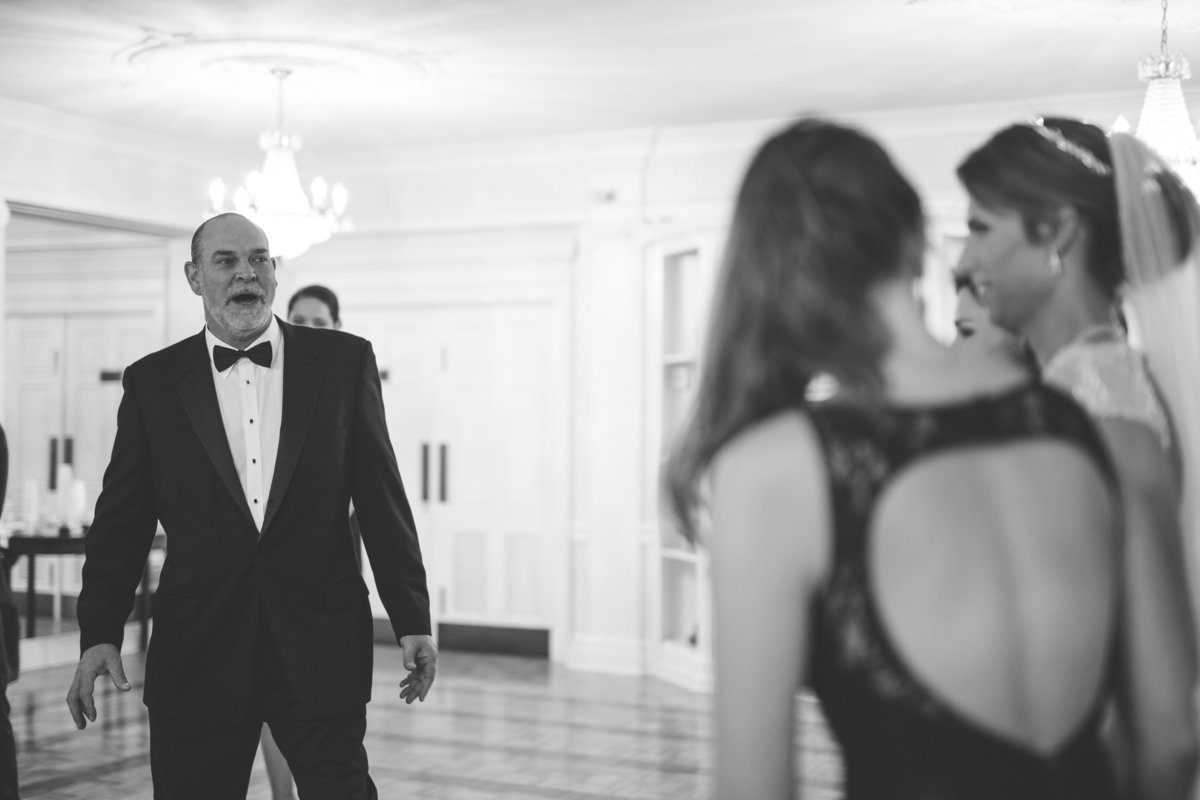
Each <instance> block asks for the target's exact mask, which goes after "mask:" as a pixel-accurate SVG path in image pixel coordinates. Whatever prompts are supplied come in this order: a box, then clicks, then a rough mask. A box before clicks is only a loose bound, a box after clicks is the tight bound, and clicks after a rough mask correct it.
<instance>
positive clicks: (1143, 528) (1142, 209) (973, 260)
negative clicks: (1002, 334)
mask: <svg viewBox="0 0 1200 800" xmlns="http://www.w3.org/2000/svg"><path fill="white" fill-rule="evenodd" d="M958 175H959V178H960V180H961V181H962V183H963V185H964V186H965V187H966V189H967V192H968V193H969V195H970V209H969V216H968V228H969V231H970V235H969V238H968V243H967V247H966V249H965V250H964V253H963V257H962V261H961V263H960V265H959V268H960V269H961V270H964V271H967V272H969V273H970V274H971V275H972V276H973V279H974V281H975V283H976V284H977V285H978V286H979V287H980V289H981V291H982V298H983V302H984V303H985V305H986V306H987V307H988V309H989V311H990V314H991V317H992V319H993V320H994V321H995V322H996V323H997V324H998V325H1000V326H1001V327H1003V328H1005V329H1007V330H1009V331H1011V332H1013V333H1014V334H1016V335H1020V336H1023V337H1025V338H1026V339H1027V340H1028V341H1029V343H1030V344H1031V345H1032V347H1033V349H1034V351H1035V352H1036V354H1037V357H1038V359H1039V360H1040V362H1041V364H1042V367H1043V375H1044V378H1045V380H1046V381H1047V382H1048V383H1049V384H1051V385H1054V386H1058V387H1060V388H1062V389H1064V390H1065V391H1068V392H1070V393H1071V394H1072V395H1073V396H1074V397H1075V399H1076V400H1077V401H1078V402H1080V403H1081V404H1082V405H1083V406H1084V407H1085V408H1086V409H1087V410H1088V411H1089V412H1090V413H1091V414H1092V416H1093V418H1094V419H1095V421H1096V424H1097V426H1098V428H1099V429H1100V432H1101V434H1102V436H1103V438H1104V439H1105V442H1106V444H1107V446H1108V450H1109V452H1110V453H1111V454H1112V456H1113V460H1114V465H1115V467H1116V472H1117V476H1118V478H1119V483H1120V488H1121V500H1122V511H1123V514H1124V520H1125V530H1126V540H1125V548H1126V559H1125V564H1126V570H1125V578H1124V586H1123V593H1124V598H1125V602H1124V604H1123V617H1122V622H1123V625H1122V640H1123V641H1124V642H1125V643H1126V646H1125V647H1124V648H1123V655H1124V660H1123V661H1122V662H1121V664H1120V665H1119V667H1120V669H1119V673H1118V674H1123V675H1128V676H1130V677H1132V678H1134V679H1135V680H1132V681H1128V682H1127V683H1126V689H1127V691H1126V692H1125V693H1124V694H1123V695H1122V696H1121V697H1120V698H1119V699H1120V702H1118V703H1117V705H1116V707H1115V709H1114V711H1115V712H1116V715H1115V718H1114V721H1115V723H1116V726H1115V730H1114V734H1115V741H1114V745H1115V750H1116V753H1117V755H1118V756H1120V758H1119V760H1118V763H1119V765H1120V766H1121V768H1122V769H1121V772H1122V777H1123V779H1124V780H1125V781H1126V782H1127V784H1128V785H1127V786H1126V787H1125V789H1126V791H1127V793H1128V794H1129V796H1134V797H1139V798H1176V797H1185V796H1187V793H1188V792H1189V791H1190V790H1191V787H1192V784H1193V782H1194V780H1195V775H1196V748H1197V740H1196V735H1197V733H1196V719H1195V706H1194V703H1193V701H1192V691H1193V690H1194V688H1195V683H1196V669H1197V667H1196V653H1195V632H1194V625H1193V613H1192V608H1191V605H1190V602H1189V598H1188V589H1187V576H1186V572H1185V564H1186V563H1187V560H1188V556H1189V555H1193V556H1194V552H1192V553H1189V552H1188V551H1187V550H1186V549H1185V535H1184V533H1182V532H1181V531H1188V530H1190V532H1191V535H1195V534H1196V533H1197V532H1198V531H1200V528H1198V527H1197V526H1196V524H1195V522H1194V521H1191V520H1189V519H1188V518H1187V517H1186V516H1184V517H1181V515H1180V510H1181V495H1180V493H1181V490H1182V488H1183V487H1185V486H1189V485H1191V486H1194V485H1195V483H1196V477H1195V470H1196V469H1200V459H1197V456H1198V455H1200V451H1198V450H1197V445H1198V442H1197V439H1198V437H1200V415H1198V413H1197V406H1198V405H1200V388H1198V386H1197V384H1196V382H1195V381H1196V379H1197V378H1196V376H1197V372H1198V371H1200V358H1198V356H1200V322H1198V319H1200V317H1198V316H1197V309H1198V308H1200V297H1198V295H1197V288H1196V284H1195V268H1194V265H1192V264H1190V263H1186V262H1188V261H1189V255H1190V254H1191V253H1192V251H1193V250H1194V248H1195V245H1196V236H1197V231H1198V230H1200V227H1198V225H1197V212H1196V207H1195V202H1194V200H1193V199H1192V197H1191V195H1190V193H1189V192H1188V191H1187V190H1186V188H1185V187H1184V185H1183V183H1182V182H1181V181H1180V180H1179V178H1178V177H1177V176H1176V175H1175V174H1174V173H1173V172H1171V170H1170V169H1168V168H1167V167H1166V165H1165V164H1163V163H1162V161H1161V160H1160V159H1159V158H1158V157H1157V156H1155V155H1154V154H1153V153H1152V152H1151V151H1150V150H1149V149H1148V148H1147V147H1146V146H1145V145H1144V144H1142V143H1141V142H1139V141H1138V140H1137V139H1136V138H1134V137H1133V136H1130V135H1128V134H1113V135H1112V136H1111V137H1107V136H1105V134H1104V132H1103V131H1102V130H1101V129H1099V128H1097V127H1096V126H1095V125H1091V124H1088V123H1084V122H1080V121H1078V120H1072V119H1045V120H1038V121H1037V122H1035V123H1031V124H1020V125H1012V126H1009V127H1007V128H1005V129H1003V130H1001V131H999V132H998V133H996V134H995V135H994V136H992V137H991V138H990V139H989V140H988V141H987V142H986V143H985V144H983V145H982V146H981V147H979V148H978V149H977V150H975V151H974V152H972V153H971V154H970V155H968V156H967V158H966V159H965V160H964V161H963V163H962V164H961V165H960V166H959V168H958ZM1126 289H1128V292H1129V293H1128V299H1129V300H1130V301H1131V304H1132V307H1133V310H1134V319H1135V321H1136V322H1137V323H1139V326H1138V327H1140V328H1141V332H1142V339H1143V345H1144V346H1145V351H1146V354H1147V355H1148V356H1149V357H1150V363H1149V365H1148V364H1147V361H1146V359H1145V358H1144V357H1143V354H1142V353H1141V352H1139V351H1138V350H1135V349H1134V348H1133V347H1131V346H1130V343H1129V342H1128V341H1127V339H1126V330H1125V328H1126V326H1125V320H1124V318H1123V317H1122V315H1121V301H1122V299H1123V295H1124V292H1125V290H1126ZM1164 394H1165V395H1166V397H1167V399H1168V400H1170V401H1171V402H1164ZM1180 434H1182V435H1180ZM1185 463H1186V464H1187V466H1189V467H1191V477H1190V479H1189V480H1188V481H1184V480H1183V477H1184V475H1183V466H1184V464H1185ZM1193 508H1194V507H1193ZM1165 632H1171V634H1172V635H1171V636H1165V635H1164V633H1165ZM1139 665H1145V667H1146V669H1138V666H1139ZM1152 743H1153V744H1154V745H1155V746H1150V745H1151V744H1152Z"/></svg>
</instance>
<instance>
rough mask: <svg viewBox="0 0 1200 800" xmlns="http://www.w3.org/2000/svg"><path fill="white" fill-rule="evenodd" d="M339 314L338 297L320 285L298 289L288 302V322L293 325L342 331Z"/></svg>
mask: <svg viewBox="0 0 1200 800" xmlns="http://www.w3.org/2000/svg"><path fill="white" fill-rule="evenodd" d="M338 314H339V309H338V298H337V295H336V294H334V293H333V290H332V289H329V288H326V287H324V286H321V285H319V284H315V283H314V284H313V285H311V286H305V287H304V288H303V289H298V290H297V291H296V293H295V294H293V295H292V299H291V300H288V322H290V323H292V324H293V325H304V326H306V327H309V328H334V329H338V330H340V329H341V327H342V318H341V317H340V316H339V315H338Z"/></svg>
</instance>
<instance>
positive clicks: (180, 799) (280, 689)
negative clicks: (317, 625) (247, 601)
mask: <svg viewBox="0 0 1200 800" xmlns="http://www.w3.org/2000/svg"><path fill="white" fill-rule="evenodd" d="M256 648H257V649H256V652H255V661H254V696H253V699H252V701H251V709H250V713H249V715H248V716H247V718H246V719H244V720H241V721H238V722H195V721H190V720H181V719H177V718H174V717H171V716H169V715H167V714H164V713H162V712H156V711H155V709H153V708H152V709H150V771H151V774H152V776H153V780H154V800H226V799H228V800H244V798H245V797H246V792H247V791H248V789H249V785H250V772H251V769H252V768H253V766H254V756H255V753H256V752H257V750H258V743H259V737H260V735H261V734H262V726H263V723H264V722H266V724H268V725H270V726H271V734H272V735H273V736H274V737H275V743H276V744H277V745H278V746H279V750H280V752H281V753H283V756H284V758H286V759H287V762H288V766H289V767H290V768H291V770H292V777H293V778H295V781H296V793H297V794H298V795H299V797H300V800H377V798H378V794H377V792H376V789H375V784H374V783H373V782H372V781H371V778H370V776H369V775H368V774H367V751H366V748H364V747H363V738H364V737H365V736H366V732H367V709H366V706H362V707H360V708H359V709H357V710H355V711H354V712H352V713H348V714H343V715H339V716H333V717H319V718H313V717H310V716H306V715H304V714H302V713H300V712H299V710H298V707H297V701H296V697H295V694H294V693H293V691H292V689H291V686H290V685H289V684H288V681H287V675H286V672H285V671H284V668H283V662H282V660H281V659H280V656H279V650H278V649H277V648H276V646H275V642H274V639H273V638H272V637H271V635H270V630H269V628H268V627H267V624H266V620H265V619H262V618H260V620H259V634H258V637H257V645H256Z"/></svg>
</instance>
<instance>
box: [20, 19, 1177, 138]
mask: <svg viewBox="0 0 1200 800" xmlns="http://www.w3.org/2000/svg"><path fill="white" fill-rule="evenodd" d="M1169 19H1170V24H1171V34H1172V40H1171V43H1172V46H1173V47H1176V48H1178V49H1183V50H1185V51H1188V50H1190V51H1191V52H1192V53H1193V55H1194V56H1195V57H1196V58H1197V59H1200V2H1197V0H1175V3H1174V4H1173V6H1172V7H1171V9H1170V18H1169ZM1159 20H1160V0H824V2H816V1H815V0H340V2H334V0H319V1H315V0H290V1H288V0H152V1H151V0H0V98H7V99H9V100H15V101H18V102H21V103H27V104H34V105H37V106H43V107H47V108H51V109H55V110H59V111H65V112H69V113H72V114H77V115H81V116H84V117H88V118H92V119H95V120H100V121H102V122H105V123H109V124H114V125H119V126H125V127H129V128H134V129H139V130H145V131H150V132H154V133H157V134H163V135H167V136H172V137H177V138H180V139H183V140H191V141H195V142H197V143H206V144H211V145H218V146H228V145H230V144H234V143H237V142H240V141H243V140H246V139H250V140H252V141H257V136H258V134H259V133H260V132H261V131H263V130H266V129H268V128H270V127H273V123H274V119H275V83H274V79H273V78H271V77H270V76H269V75H268V67H269V66H270V65H271V64H274V63H286V64H287V65H289V66H291V67H293V68H294V70H295V72H294V74H293V76H292V77H291V78H289V80H288V84H287V86H288V88H287V122H288V127H290V128H292V129H294V130H297V131H299V132H300V133H302V134H303V137H304V140H305V146H306V149H308V150H310V151H311V150H314V149H321V150H338V151H341V150H356V149H362V148H374V147H383V146H390V145H409V144H426V143H442V142H455V141H472V140H493V139H506V138H512V137H541V136H549V135H558V134H567V133H575V132H582V131H597V130H610V129H621V128H646V127H657V126H669V125H688V124H697V123H709V122H720V121H730V120H752V119H754V120H756V119H773V118H779V117H784V116H787V115H790V114H793V113H796V112H799V111H803V110H819V111H824V112H845V111H866V110H883V109H894V108H904V107H913V106H941V105H957V104H961V103H977V102H991V101H1013V100H1021V99H1026V98H1048V97H1055V96H1066V95H1077V94H1090V93H1114V92H1138V91H1139V90H1140V86H1141V84H1140V83H1139V82H1138V80H1137V75H1136V63H1137V60H1138V59H1139V58H1140V57H1142V56H1143V55H1145V54H1147V53H1149V52H1152V51H1155V50H1157V48H1158V40H1159ZM413 58H416V59H417V60H418V61H422V62H428V63H431V64H434V66H433V68H432V69H430V70H429V72H430V74H428V75H427V76H424V77H422V76H421V75H420V72H421V70H419V69H416V68H414V67H413V66H412V63H411V59H413ZM1197 67H1198V72H1200V61H1198V63H1197ZM1134 112H1135V113H1136V109H1134Z"/></svg>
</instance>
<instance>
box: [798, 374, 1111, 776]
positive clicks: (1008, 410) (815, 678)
mask: <svg viewBox="0 0 1200 800" xmlns="http://www.w3.org/2000/svg"><path fill="white" fill-rule="evenodd" d="M811 413H812V419H813V422H814V426H815V428H816V430H817V434H818V437H819V439H820V441H821V443H822V447H823V448H824V455H825V462H826V466H827V469H828V472H829V480H830V489H831V503H832V510H833V519H834V552H833V563H832V566H831V571H830V574H829V576H828V579H827V581H826V583H825V585H824V587H823V589H822V590H821V592H820V595H819V597H818V600H817V603H816V605H815V607H814V611H813V629H814V634H813V635H814V643H813V655H812V662H811V676H812V680H811V684H812V687H813V689H814V691H815V692H816V694H817V696H818V697H819V698H820V700H821V704H822V707H823V709H824V711H825V714H826V717H827V718H828V720H829V724H830V727H831V728H832V730H833V732H834V734H835V736H836V737H837V739H838V742H839V744H840V745H841V748H842V755H843V760H844V765H845V781H846V800H1013V799H1014V798H1022V800H1085V799H1086V800H1111V799H1112V798H1114V797H1115V794H1114V789H1113V785H1112V780H1111V775H1110V773H1109V767H1108V762H1107V760H1106V758H1105V755H1104V752H1103V750H1102V748H1101V746H1100V741H1099V737H1098V728H1099V716H1100V715H1099V711H1100V708H1101V704H1100V700H1102V699H1103V698H1102V697H1101V698H1097V701H1096V703H1095V706H1094V711H1093V713H1092V714H1091V715H1090V716H1089V718H1088V720H1087V721H1086V722H1085V723H1084V724H1083V725H1082V726H1081V727H1080V728H1079V729H1078V730H1077V731H1075V732H1074V733H1073V735H1072V736H1071V737H1070V739H1069V740H1068V741H1067V742H1066V743H1065V744H1064V745H1063V746H1062V747H1061V748H1060V749H1059V750H1058V751H1057V752H1056V753H1055V754H1054V755H1053V756H1050V757H1043V756H1040V755H1038V754H1036V753H1035V752H1034V751H1032V750H1030V749H1027V748H1024V747H1022V746H1020V745H1018V744H1016V743H1014V742H1011V741H1009V740H1007V739H1004V738H1002V737H1000V736H998V735H997V734H994V733H991V732H989V731H986V730H983V729H981V728H980V727H979V726H977V725H976V724H974V723H972V722H971V721H970V720H968V719H966V718H964V717H963V716H961V715H959V714H957V713H956V712H955V711H954V710H953V709H952V708H950V707H949V706H948V705H947V704H946V703H945V702H943V701H942V700H941V699H940V698H939V697H938V696H937V694H936V693H934V692H933V691H932V690H931V689H930V688H928V686H927V685H926V684H923V683H922V682H921V681H920V680H919V679H918V678H917V677H916V676H915V675H914V674H913V673H912V672H911V671H910V670H909V669H908V667H907V665H906V662H905V661H904V659H903V657H902V656H901V654H900V653H899V652H898V651H897V650H896V649H895V647H894V646H893V644H892V642H891V639H889V637H888V635H887V630H886V628H885V627H884V624H883V621H882V619H881V618H880V616H879V611H878V609H877V606H876V600H875V598H874V597H873V596H872V593H871V585H870V582H869V580H868V576H867V569H868V567H867V564H868V561H867V554H868V551H869V536H870V531H871V526H870V522H871V518H872V515H873V512H874V508H875V505H876V502H877V500H878V498H879V497H880V495H881V494H882V492H883V491H884V490H885V489H886V488H887V486H888V485H889V484H890V482H891V480H892V479H893V478H894V477H895V476H896V475H897V474H898V473H900V472H902V471H903V470H904V469H905V467H906V466H908V465H910V464H912V463H913V462H915V461H917V460H918V459H922V458H925V457H928V456H931V455H934V454H936V453H938V452H942V451H945V450H948V449H951V448H957V447H965V446H978V445H984V444H1001V443H1004V442H1007V441H1014V440H1019V439H1027V438H1031V437H1038V438H1052V439H1058V440H1063V441H1065V442H1067V443H1069V444H1072V445H1075V446H1077V447H1079V448H1081V449H1082V450H1083V451H1084V452H1086V453H1087V454H1088V455H1089V456H1090V457H1091V458H1092V459H1094V460H1095V462H1096V463H1098V464H1100V465H1101V468H1102V469H1103V470H1104V473H1105V475H1106V476H1107V477H1108V479H1109V480H1110V481H1111V480H1113V478H1112V472H1111V469H1110V467H1109V462H1108V459H1107V456H1106V454H1105V451H1104V449H1103V447H1102V445H1101V443H1100V440H1099V438H1098V435H1097V433H1096V431H1095V428H1094V427H1093V425H1092V423H1091V421H1090V420H1089V419H1088V417H1087V415H1086V414H1085V413H1084V412H1083V411H1082V410H1081V409H1080V408H1079V407H1078V406H1077V405H1076V404H1075V403H1072V402H1071V401H1070V399H1069V398H1067V397H1066V396H1065V395H1063V394H1061V393H1060V392H1059V391H1057V390H1054V389H1052V388H1049V387H1045V386H1042V385H1038V384H1029V385H1026V386H1024V387H1021V388H1020V389H1018V390H1015V391H1013V392H1010V393H1007V394H1004V395H1000V396H997V397H993V398H986V399H981V400H976V401H971V402H964V403H960V404H956V405H949V406H938V407H930V408H904V409H898V408H882V409H880V408H873V409H865V408H862V407H853V406H847V405H843V404H838V403H836V402H830V403H827V404H818V405H816V406H815V407H814V408H813V410H812V412H811ZM1106 688H1107V687H1106Z"/></svg>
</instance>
